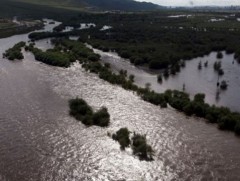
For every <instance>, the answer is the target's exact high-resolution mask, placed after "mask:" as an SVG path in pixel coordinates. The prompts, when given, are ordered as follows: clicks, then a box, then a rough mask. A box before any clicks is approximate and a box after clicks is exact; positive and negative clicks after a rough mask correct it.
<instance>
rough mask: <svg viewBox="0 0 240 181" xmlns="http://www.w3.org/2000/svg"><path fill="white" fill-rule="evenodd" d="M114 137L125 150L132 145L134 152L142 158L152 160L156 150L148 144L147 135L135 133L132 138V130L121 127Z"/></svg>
mask: <svg viewBox="0 0 240 181" xmlns="http://www.w3.org/2000/svg"><path fill="white" fill-rule="evenodd" d="M112 138H113V139H114V140H116V141H118V142H119V144H120V148H121V149H122V150H125V148H126V147H129V146H130V145H131V147H132V150H133V154H134V155H136V156H138V157H139V159H140V160H145V161H152V160H153V154H154V151H153V149H152V147H151V146H150V145H148V144H147V140H146V136H143V135H140V134H136V133H133V136H132V138H131V139H130V131H129V130H128V129H127V128H121V129H119V130H118V131H117V132H116V134H113V135H112Z"/></svg>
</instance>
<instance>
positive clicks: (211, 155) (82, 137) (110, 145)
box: [0, 25, 240, 181]
mask: <svg viewBox="0 0 240 181" xmlns="http://www.w3.org/2000/svg"><path fill="white" fill-rule="evenodd" d="M47 26H50V25H47ZM48 28H49V27H48ZM21 40H27V35H18V36H13V37H10V38H6V39H2V40H0V47H1V48H0V53H2V52H3V51H4V50H5V49H7V48H9V47H11V46H12V45H14V44H15V43H17V42H19V41H21ZM44 44H45V43H44V42H40V43H38V44H37V46H43V45H44ZM24 56H25V59H24V60H23V61H16V62H10V61H8V60H5V59H1V60H0V95H1V96H0V103H1V104H0V145H1V147H0V180H9V181H19V180H21V181H29V180H33V181H36V180H41V181H48V180H49V181H56V180H59V181H60V180H67V181H69V180H71V181H72V180H76V181H80V180H86V181H89V180H95V181H106V180H109V181H114V180H116V181H117V180H127V181H128V180H129V181H140V180H144V181H145V180H147V181H155V180H167V181H168V180H240V175H239V169H240V154H239V150H240V139H239V138H237V137H235V136H234V134H232V133H228V132H222V131H219V130H218V129H217V128H216V127H215V126H214V125H211V124H207V123H205V122H204V120H201V119H197V118H194V117H192V118H189V117H186V116H185V115H183V114H181V113H178V112H176V111H175V110H172V109H169V108H168V109H160V108H159V107H157V106H154V105H151V104H149V103H147V102H144V101H142V100H141V99H140V98H139V97H138V96H136V95H135V94H134V93H132V92H129V91H126V90H124V89H122V88H120V87H118V86H113V85H111V84H109V83H107V82H105V81H103V80H100V79H99V78H98V77H97V76H96V75H94V74H91V73H87V72H85V71H84V70H83V69H82V68H81V65H79V64H77V63H76V64H74V65H73V66H71V67H70V68H67V69H64V68H57V67H51V66H48V65H45V64H41V63H39V62H36V61H35V60H34V57H33V55H32V54H31V53H26V52H24ZM119 66H120V65H119ZM76 96H79V97H81V98H83V99H85V100H86V101H87V102H88V103H89V104H90V105H91V106H93V107H94V109H98V108H100V107H101V106H106V107H107V108H108V110H109V113H110V115H111V124H110V126H109V127H108V128H99V127H95V126H93V127H90V128H87V127H85V126H84V125H82V124H81V123H80V122H77V121H76V120H74V119H73V118H71V117H69V115H68V100H69V99H70V98H74V97H76ZM121 127H128V128H129V130H131V131H136V132H139V133H142V134H146V135H147V140H148V142H149V144H150V145H152V147H153V149H154V151H155V156H154V161H152V162H145V161H139V159H138V158H136V157H134V156H133V155H132V153H131V150H130V149H127V150H126V151H120V148H119V144H118V143H117V142H115V141H113V140H112V139H111V138H110V137H108V136H107V133H108V132H110V133H114V132H115V131H117V130H118V129H119V128H121Z"/></svg>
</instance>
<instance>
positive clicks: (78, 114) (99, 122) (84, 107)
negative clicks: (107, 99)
mask: <svg viewBox="0 0 240 181" xmlns="http://www.w3.org/2000/svg"><path fill="white" fill-rule="evenodd" d="M69 107H70V112H69V114H70V115H71V116H73V117H74V118H75V119H76V120H78V121H81V122H82V123H83V124H85V125H87V126H92V125H96V126H100V127H107V126H108V125H109V123H110V115H109V113H108V110H107V108H105V107H103V108H101V109H100V110H98V111H97V112H95V113H94V112H93V110H92V108H91V107H90V106H89V105H88V104H87V102H86V101H84V100H83V99H79V98H76V99H71V100H69Z"/></svg>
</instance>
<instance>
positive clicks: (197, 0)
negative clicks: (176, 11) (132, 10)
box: [137, 0, 240, 6]
mask: <svg viewBox="0 0 240 181" xmlns="http://www.w3.org/2000/svg"><path fill="white" fill-rule="evenodd" d="M137 1H146V2H153V3H156V4H160V5H164V6H193V5H194V6H203V5H215V6H216V5H217V6H230V5H240V0H137Z"/></svg>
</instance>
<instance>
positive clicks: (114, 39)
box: [30, 13, 240, 74]
mask: <svg viewBox="0 0 240 181" xmlns="http://www.w3.org/2000/svg"><path fill="white" fill-rule="evenodd" d="M224 15H225V16H229V17H228V18H226V17H222V18H224V19H225V21H224V22H214V23H213V22H209V19H211V17H212V16H215V17H219V16H220V15H219V14H214V15H213V14H208V13H203V14H199V15H196V16H194V15H193V16H191V17H181V18H169V17H168V16H167V14H164V13H139V14H79V16H78V17H74V18H72V19H70V20H69V21H67V22H64V23H63V24H61V25H60V26H59V28H56V32H53V33H46V34H44V33H35V34H33V35H34V36H33V35H32V36H30V38H32V39H39V38H43V37H44V36H53V35H54V34H55V35H57V36H64V35H71V34H73V33H74V34H75V35H79V36H80V37H81V40H82V41H84V42H87V43H89V44H91V45H92V46H93V47H94V48H97V49H101V50H103V51H115V52H117V53H118V54H119V55H120V56H121V57H123V58H127V59H129V60H130V61H131V62H132V63H133V64H135V65H143V66H148V67H149V68H151V69H161V68H164V69H167V70H168V72H169V73H171V74H174V73H176V72H178V71H180V70H181V68H182V66H181V65H182V62H181V61H182V60H189V59H192V58H196V57H199V56H204V55H207V54H209V53H210V52H212V51H216V52H219V53H218V54H217V58H222V54H221V52H220V51H222V50H226V52H227V53H235V58H236V59H238V60H239V61H240V49H239V46H238V44H239V43H240V39H239V37H240V36H239V35H240V31H239V30H240V26H239V23H238V21H237V19H236V18H237V16H238V15H236V17H232V18H231V16H230V14H227V13H226V14H224ZM219 18H220V17H219ZM106 20H108V21H106ZM84 22H91V23H95V24H96V25H97V26H96V27H92V28H89V29H84V30H81V31H80V30H76V27H79V26H80V23H84ZM106 24H107V25H109V26H111V27H113V28H112V29H109V30H106V31H99V30H100V29H101V28H102V27H103V26H104V25H106ZM66 26H72V27H74V28H75V30H74V31H72V32H64V33H62V32H57V30H58V31H60V30H61V29H63V28H64V27H66ZM226 34H228V36H226Z"/></svg>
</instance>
